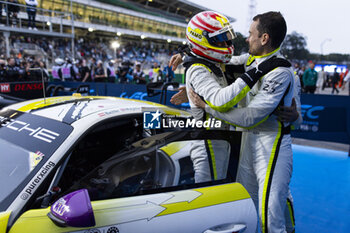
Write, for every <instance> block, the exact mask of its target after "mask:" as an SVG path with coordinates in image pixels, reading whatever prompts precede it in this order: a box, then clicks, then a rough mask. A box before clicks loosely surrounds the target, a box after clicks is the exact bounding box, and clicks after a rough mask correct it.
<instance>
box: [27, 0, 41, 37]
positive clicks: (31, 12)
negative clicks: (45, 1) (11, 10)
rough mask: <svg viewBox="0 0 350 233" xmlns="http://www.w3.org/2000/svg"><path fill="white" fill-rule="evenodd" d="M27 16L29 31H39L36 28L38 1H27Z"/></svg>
mask: <svg viewBox="0 0 350 233" xmlns="http://www.w3.org/2000/svg"><path fill="white" fill-rule="evenodd" d="M26 5H27V14H28V29H29V30H31V29H34V30H36V31H37V30H38V29H37V28H36V27H35V16H36V6H37V5H38V2H37V0H26Z"/></svg>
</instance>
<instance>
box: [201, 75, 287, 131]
mask: <svg viewBox="0 0 350 233" xmlns="http://www.w3.org/2000/svg"><path fill="white" fill-rule="evenodd" d="M291 81H292V77H291V74H290V73H289V72H282V73H281V72H276V71H273V72H271V73H269V75H268V77H265V78H264V80H263V83H262V86H261V88H260V89H259V91H258V93H257V95H256V96H255V97H254V99H253V100H252V101H251V102H250V103H249V104H248V106H247V107H245V108H235V109H232V110H230V111H228V112H225V113H221V112H217V111H215V110H214V109H212V108H210V106H208V105H207V106H206V107H205V110H206V112H208V113H209V114H211V115H213V116H214V117H217V118H219V119H221V120H224V121H226V122H228V123H230V124H233V125H235V126H239V127H242V128H253V127H255V126H257V125H259V124H260V123H262V122H264V121H265V120H266V119H267V118H268V117H269V116H270V115H271V113H272V112H273V111H274V110H275V109H276V108H277V106H278V105H279V104H280V102H281V99H282V98H283V97H284V95H285V92H286V91H287V90H288V86H289V85H290V82H291Z"/></svg>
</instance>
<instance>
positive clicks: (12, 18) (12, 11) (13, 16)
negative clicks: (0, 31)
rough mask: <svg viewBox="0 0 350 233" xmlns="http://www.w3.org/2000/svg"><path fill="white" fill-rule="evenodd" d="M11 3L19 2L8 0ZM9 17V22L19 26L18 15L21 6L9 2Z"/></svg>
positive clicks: (13, 25)
mask: <svg viewBox="0 0 350 233" xmlns="http://www.w3.org/2000/svg"><path fill="white" fill-rule="evenodd" d="M8 2H9V3H15V4H18V1H17V0H8ZM7 10H8V12H7V17H8V19H9V24H11V25H12V27H17V17H18V12H19V6H18V5H13V4H7Z"/></svg>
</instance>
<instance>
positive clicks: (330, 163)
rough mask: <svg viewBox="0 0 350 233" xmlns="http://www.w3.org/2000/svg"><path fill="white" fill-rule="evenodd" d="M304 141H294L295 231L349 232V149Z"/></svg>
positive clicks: (316, 232) (293, 191) (314, 232)
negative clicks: (314, 144) (318, 146)
mask: <svg viewBox="0 0 350 233" xmlns="http://www.w3.org/2000/svg"><path fill="white" fill-rule="evenodd" d="M299 142H300V141H298V142H297V144H299ZM300 144H301V143H300ZM302 144H303V145H296V144H295V142H293V154H294V156H293V160H294V170H293V177H292V181H291V184H290V187H291V190H292V193H293V198H294V211H295V218H296V232H297V233H322V232H327V233H328V232H330V233H348V232H350V220H349V217H350V157H348V151H347V149H346V148H349V147H346V146H343V147H342V146H340V147H339V146H335V148H333V149H325V148H317V147H312V146H309V145H308V146H305V145H307V144H305V143H302ZM318 144H319V145H320V144H321V143H320V142H318Z"/></svg>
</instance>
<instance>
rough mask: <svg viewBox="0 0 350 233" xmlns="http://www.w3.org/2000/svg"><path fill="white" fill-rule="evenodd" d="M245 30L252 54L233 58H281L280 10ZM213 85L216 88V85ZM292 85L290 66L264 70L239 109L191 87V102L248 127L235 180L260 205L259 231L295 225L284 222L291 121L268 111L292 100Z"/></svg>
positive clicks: (253, 61)
mask: <svg viewBox="0 0 350 233" xmlns="http://www.w3.org/2000/svg"><path fill="white" fill-rule="evenodd" d="M277 29H278V30H277ZM249 33H250V35H249V37H248V39H247V42H248V43H249V53H250V54H251V55H253V56H249V55H248V56H247V55H244V56H240V57H237V59H236V61H238V62H242V60H243V61H245V67H246V69H247V70H250V69H252V68H253V67H259V66H260V63H262V62H263V61H265V60H268V59H269V58H271V57H272V56H277V57H281V58H282V56H281V54H280V53H279V46H280V44H281V43H282V41H283V39H284V37H285V34H286V23H285V20H284V18H283V16H282V15H281V14H280V13H279V12H267V13H265V14H260V15H257V16H255V17H254V18H253V22H252V24H251V26H250V30H249ZM240 60H241V61H240ZM213 85H215V84H214V83H213ZM212 87H213V86H212ZM215 88H216V89H219V88H220V87H218V85H216V87H215ZM294 89H295V80H294V74H293V71H292V69H291V68H286V67H279V68H277V69H275V70H273V71H271V72H269V73H268V74H266V75H265V77H264V78H263V79H262V81H261V82H258V83H257V85H255V86H254V87H253V88H252V90H251V91H250V93H249V95H247V96H246V97H245V99H244V100H242V101H241V102H240V108H236V109H231V110H230V111H227V112H224V113H220V112H218V111H217V110H220V109H213V108H212V107H211V106H210V105H209V104H205V103H204V102H203V101H202V100H201V99H200V98H199V97H198V96H196V94H195V93H194V92H193V91H190V97H191V101H192V102H193V103H194V104H196V105H197V106H199V107H201V108H204V109H205V110H206V111H207V112H208V113H210V114H212V115H213V116H215V117H218V118H220V119H222V120H225V121H228V122H230V123H233V124H235V125H236V126H239V127H243V128H246V129H248V130H247V131H246V132H244V133H243V139H242V150H241V153H242V154H241V157H240V163H239V171H238V175H237V176H238V177H237V180H238V182H240V183H242V184H243V186H244V187H245V188H246V189H247V190H248V192H249V193H250V195H251V196H252V198H253V200H254V201H255V204H256V206H258V207H259V217H260V221H261V229H262V232H263V233H266V232H292V231H293V230H294V229H292V228H290V227H286V223H285V219H284V211H285V207H286V200H287V198H288V196H290V193H289V182H290V179H291V174H292V150H291V137H290V125H289V123H282V122H281V121H279V120H278V119H277V117H276V116H275V115H272V113H273V112H274V110H275V109H276V108H277V107H278V106H279V105H282V106H283V105H286V106H290V105H291V104H292V98H293V94H294V91H295V90H294ZM251 96H254V98H251ZM243 148H244V149H243Z"/></svg>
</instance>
